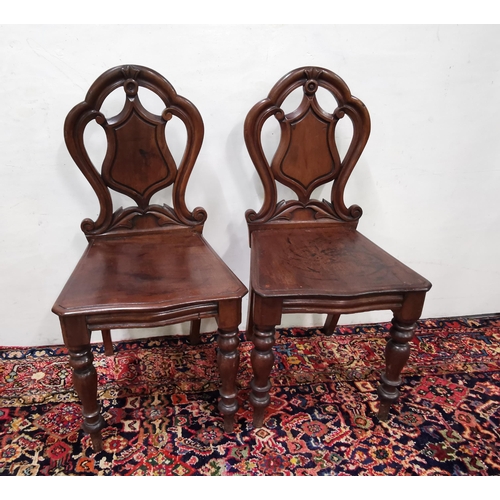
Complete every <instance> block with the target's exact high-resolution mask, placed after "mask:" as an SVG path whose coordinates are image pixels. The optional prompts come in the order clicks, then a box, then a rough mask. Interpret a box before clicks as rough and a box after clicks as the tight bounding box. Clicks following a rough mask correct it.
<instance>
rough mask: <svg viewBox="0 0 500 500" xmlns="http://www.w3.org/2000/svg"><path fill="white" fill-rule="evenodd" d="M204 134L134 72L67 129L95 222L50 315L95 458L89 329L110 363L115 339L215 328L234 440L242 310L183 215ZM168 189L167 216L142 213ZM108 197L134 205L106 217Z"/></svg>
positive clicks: (108, 82)
mask: <svg viewBox="0 0 500 500" xmlns="http://www.w3.org/2000/svg"><path fill="white" fill-rule="evenodd" d="M120 87H121V88H122V89H123V98H124V106H123V109H122V110H121V111H120V112H119V113H118V114H117V115H116V116H112V117H106V116H104V115H103V113H102V112H101V106H102V104H103V102H104V100H105V98H106V97H107V96H108V95H109V94H110V93H111V92H113V91H114V90H116V89H119V88H120ZM143 88H144V89H148V90H149V91H152V92H154V93H155V94H156V95H157V96H158V97H159V98H160V99H161V101H163V102H162V107H163V105H164V109H163V112H162V113H161V115H155V114H153V113H152V112H150V111H148V110H146V109H145V107H144V106H143V104H142V103H141V100H140V98H139V97H140V96H141V95H142V92H143V91H142V89H143ZM118 92H119V91H118ZM146 92H147V91H146ZM173 116H175V117H177V118H179V119H180V120H181V121H182V122H183V123H184V126H185V128H186V144H185V150H184V154H183V156H182V159H181V161H180V162H179V165H177V164H176V162H175V161H174V158H173V156H172V154H171V149H170V148H169V146H168V145H167V136H166V132H167V131H168V130H169V128H168V127H167V124H168V122H169V120H170V119H171V118H172V117H173ZM91 120H95V121H96V122H97V123H98V124H99V125H100V126H101V127H102V128H103V129H104V132H105V135H106V142H107V151H106V155H105V158H104V160H103V162H102V166H101V168H100V172H99V171H98V170H97V169H96V168H95V166H94V165H93V163H92V161H91V159H90V157H89V154H88V152H87V150H86V147H85V144H84V130H85V128H86V126H87V125H88V124H89V122H91ZM203 134H204V127H203V121H202V118H201V116H200V113H199V112H198V110H197V109H196V107H195V106H194V105H193V104H192V103H191V102H190V101H188V100H187V99H185V98H184V97H181V96H180V95H178V94H177V93H176V92H175V90H174V88H173V87H172V85H171V84H170V83H169V82H168V81H167V80H166V79H165V78H164V77H163V76H161V75H160V74H159V73H157V72H156V71H153V70H152V69H149V68H146V67H142V66H118V67H115V68H112V69H110V70H108V71H106V72H105V73H104V74H103V75H101V76H100V77H99V78H98V79H97V80H96V81H95V82H94V84H93V85H92V86H91V87H90V89H89V91H88V93H87V95H86V97H85V100H84V101H83V102H82V103H80V104H78V105H77V106H75V107H74V108H73V109H72V110H71V112H70V113H69V115H68V116H67V118H66V122H65V125H64V138H65V141H66V145H67V147H68V150H69V152H70V154H71V156H72V158H73V160H74V161H75V163H76V164H77V165H78V167H79V168H80V170H81V171H82V172H83V174H84V175H85V177H86V178H87V180H88V181H89V182H90V184H91V185H92V187H93V189H94V191H95V193H96V195H97V197H98V199H99V204H100V213H99V216H98V217H97V219H96V220H95V221H92V220H90V219H85V220H84V221H83V222H82V225H81V228H82V230H83V232H84V233H85V236H86V237H87V240H88V246H87V249H86V250H85V252H84V254H83V256H82V257H81V259H80V261H79V263H78V265H77V266H76V268H75V270H74V271H73V273H72V275H71V276H70V278H69V280H68V282H67V283H66V285H65V287H64V289H63V290H62V292H61V294H60V296H59V298H58V299H57V301H56V303H55V305H54V307H53V309H52V310H53V312H54V313H55V314H57V315H58V316H59V319H60V323H61V328H62V335H63V338H64V343H65V345H66V346H67V348H68V350H69V357H70V360H69V362H70V365H71V367H72V369H73V381H74V386H75V389H76V391H77V393H78V395H79V397H80V400H81V402H82V406H83V410H82V412H83V419H84V421H83V429H84V431H86V432H87V433H90V435H91V438H92V443H93V447H94V450H95V451H99V450H101V449H102V436H101V430H102V428H103V427H104V426H105V421H104V419H103V417H102V415H101V413H100V407H99V403H98V400H97V375H96V370H95V368H94V366H93V356H92V352H91V348H90V339H91V332H92V331H94V330H101V331H102V334H103V340H104V344H105V352H106V354H112V353H113V346H112V344H111V338H110V330H112V329H117V328H139V327H158V326H163V325H169V324H173V323H180V322H184V321H190V322H191V334H190V336H191V340H192V341H193V342H197V341H198V335H199V331H200V321H201V319H202V318H208V317H215V318H216V321H217V324H218V342H217V343H218V354H217V362H218V366H219V371H220V377H221V387H220V402H219V410H220V411H221V413H222V414H223V416H224V428H225V430H226V431H227V432H231V431H232V429H233V424H234V414H235V412H236V410H237V408H238V404H237V390H236V373H237V369H238V362H239V355H238V325H239V323H240V320H241V299H242V297H243V296H244V295H245V294H246V293H247V290H246V288H245V286H244V285H243V284H242V283H241V282H240V280H239V279H238V278H237V277H236V276H235V275H234V274H233V273H232V272H231V270H230V269H229V268H228V267H227V266H226V265H225V264H224V262H223V261H222V260H221V259H220V258H219V257H218V256H217V255H216V253H215V252H214V250H213V249H212V248H211V247H210V246H209V244H208V243H207V242H206V241H205V239H204V238H203V236H202V230H203V225H204V222H205V220H206V219H207V213H206V212H205V210H204V209H203V208H200V207H198V208H195V209H194V210H193V211H190V210H189V209H188V207H187V206H186V202H185V191H186V185H187V183H188V179H189V176H190V174H191V171H192V169H193V166H194V164H195V161H196V158H197V156H198V153H199V151H200V148H201V145H202V141H203ZM170 185H172V206H169V205H156V204H150V200H151V197H152V196H153V195H154V194H155V193H157V192H158V191H159V190H161V189H163V188H166V187H168V186H170ZM110 189H113V190H115V191H117V192H119V193H122V194H124V195H127V196H128V197H130V198H131V199H132V200H133V201H134V202H135V204H136V205H135V206H131V207H129V208H118V209H117V210H114V208H113V202H112V197H111V193H110Z"/></svg>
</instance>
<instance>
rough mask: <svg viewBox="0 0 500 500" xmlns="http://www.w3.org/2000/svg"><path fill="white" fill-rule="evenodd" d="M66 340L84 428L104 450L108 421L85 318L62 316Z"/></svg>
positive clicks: (95, 443)
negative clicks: (104, 414) (103, 439)
mask: <svg viewBox="0 0 500 500" xmlns="http://www.w3.org/2000/svg"><path fill="white" fill-rule="evenodd" d="M61 326H62V329H63V337H64V342H65V344H66V346H67V348H68V351H69V364H70V366H71V368H72V370H73V385H74V387H75V390H76V392H77V394H78V396H79V398H80V401H81V403H82V415H83V424H82V427H83V430H84V431H85V432H87V433H88V434H90V437H91V439H92V446H93V448H94V452H95V453H97V452H99V451H102V435H101V430H102V429H103V428H104V427H105V426H106V421H105V420H104V418H103V417H102V415H101V411H100V406H99V403H98V401H97V372H96V370H95V368H94V365H93V360H94V356H93V354H92V350H91V347H90V333H89V331H88V329H87V325H86V323H85V318H83V317H71V318H61Z"/></svg>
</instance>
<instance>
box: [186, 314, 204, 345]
mask: <svg viewBox="0 0 500 500" xmlns="http://www.w3.org/2000/svg"><path fill="white" fill-rule="evenodd" d="M200 328H201V319H194V320H193V321H191V329H190V330H189V342H190V343H191V345H198V344H199V343H200V341H201V339H200Z"/></svg>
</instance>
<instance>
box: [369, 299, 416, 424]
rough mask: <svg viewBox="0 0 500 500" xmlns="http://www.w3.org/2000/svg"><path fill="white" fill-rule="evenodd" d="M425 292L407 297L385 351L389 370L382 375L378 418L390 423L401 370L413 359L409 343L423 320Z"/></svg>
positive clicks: (394, 323)
mask: <svg viewBox="0 0 500 500" xmlns="http://www.w3.org/2000/svg"><path fill="white" fill-rule="evenodd" d="M424 298H425V293H422V292H418V293H413V294H408V295H407V297H406V299H405V301H404V303H403V307H402V309H401V310H400V311H395V314H394V319H393V320H392V327H391V329H390V332H389V333H390V336H391V338H390V339H389V341H388V342H387V345H386V348H385V362H386V369H385V372H384V373H382V375H381V380H382V383H381V384H380V385H379V387H378V395H379V399H380V407H379V411H378V418H379V419H380V420H387V419H388V418H389V410H390V408H391V405H392V404H393V403H395V402H396V401H397V400H398V399H399V389H398V388H399V387H400V386H401V384H402V380H401V371H402V370H403V368H404V367H405V365H406V362H407V361H408V358H409V357H410V344H409V342H410V340H411V339H412V338H413V334H414V332H415V328H416V326H417V320H418V319H419V318H420V314H421V312H422V307H423V304H424Z"/></svg>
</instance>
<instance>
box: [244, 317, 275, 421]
mask: <svg viewBox="0 0 500 500" xmlns="http://www.w3.org/2000/svg"><path fill="white" fill-rule="evenodd" d="M274 334H275V327H274V326H273V327H266V328H263V327H260V326H258V325H257V326H256V327H255V328H254V335H253V343H254V348H253V350H252V353H251V361H252V369H253V380H252V381H251V382H250V387H251V389H252V392H251V393H250V403H251V404H252V406H253V409H254V410H253V426H254V427H256V428H257V427H262V425H263V423H264V412H265V409H266V408H267V407H268V406H269V404H270V402H271V397H270V396H269V390H270V389H271V382H270V380H269V375H270V374H271V370H272V368H273V364H274V353H273V346H274V342H275V338H274Z"/></svg>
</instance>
